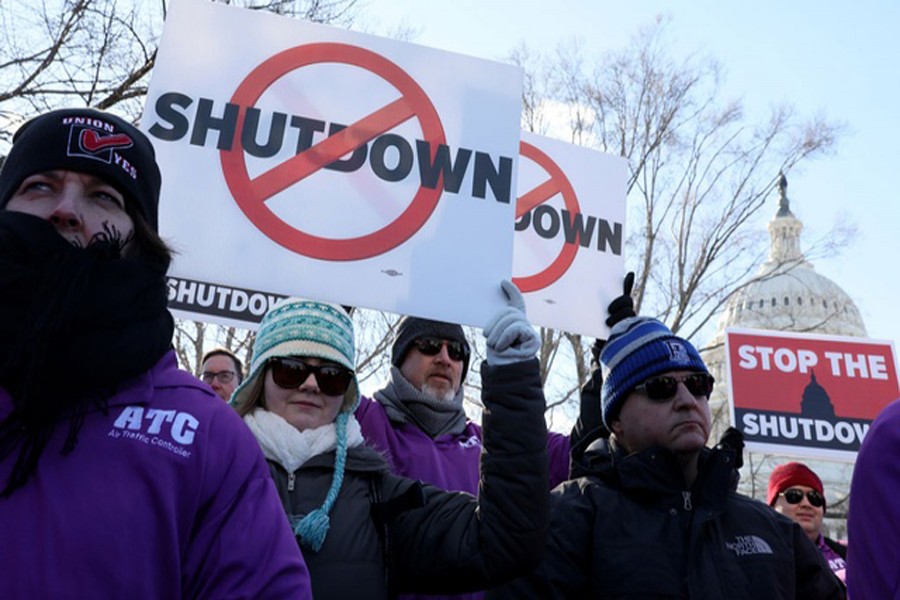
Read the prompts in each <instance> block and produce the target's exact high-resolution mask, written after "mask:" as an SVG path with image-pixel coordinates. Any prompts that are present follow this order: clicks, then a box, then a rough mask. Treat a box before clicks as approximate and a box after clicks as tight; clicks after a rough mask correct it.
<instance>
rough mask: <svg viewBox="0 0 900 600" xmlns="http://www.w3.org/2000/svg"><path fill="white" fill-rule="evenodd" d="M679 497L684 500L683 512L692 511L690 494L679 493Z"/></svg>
mask: <svg viewBox="0 0 900 600" xmlns="http://www.w3.org/2000/svg"><path fill="white" fill-rule="evenodd" d="M681 496H682V497H683V498H684V510H691V509H693V508H694V507H693V505H692V504H691V493H690V492H681Z"/></svg>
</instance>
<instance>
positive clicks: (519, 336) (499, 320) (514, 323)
mask: <svg viewBox="0 0 900 600" xmlns="http://www.w3.org/2000/svg"><path fill="white" fill-rule="evenodd" d="M500 287H501V288H502V289H503V293H504V294H506V298H507V302H508V303H509V306H507V307H506V308H504V309H502V310H501V311H500V312H499V313H497V314H496V315H494V317H493V318H492V319H491V320H490V322H489V323H488V324H487V325H485V327H484V337H485V338H486V339H487V341H486V344H487V362H488V364H490V365H506V364H510V363H514V362H521V361H523V360H528V359H529V358H533V357H534V355H535V354H537V352H538V350H540V349H541V341H540V339H539V338H538V335H537V332H536V331H535V330H534V327H532V326H531V323H529V322H528V319H526V318H525V299H524V298H522V293H521V292H520V291H519V288H517V287H516V286H515V285H514V284H513V283H512V282H511V281H508V280H506V279H504V280H503V281H502V282H500Z"/></svg>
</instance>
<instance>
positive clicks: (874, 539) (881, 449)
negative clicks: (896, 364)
mask: <svg viewBox="0 0 900 600" xmlns="http://www.w3.org/2000/svg"><path fill="white" fill-rule="evenodd" d="M898 497H900V400H894V401H893V402H891V403H890V404H888V405H887V406H886V407H885V408H884V409H882V411H881V412H880V413H878V416H877V417H875V420H874V421H873V422H872V426H871V427H870V428H869V431H868V432H867V433H866V437H865V439H864V440H863V443H862V446H861V447H860V449H859V454H858V455H857V456H856V465H855V466H854V467H853V481H852V482H851V484H850V514H849V517H848V519H847V534H848V537H849V538H850V541H851V542H852V543H851V544H850V548H849V552H848V553H847V597H848V598H851V599H852V600H880V599H882V598H900V500H898Z"/></svg>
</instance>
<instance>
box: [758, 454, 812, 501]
mask: <svg viewBox="0 0 900 600" xmlns="http://www.w3.org/2000/svg"><path fill="white" fill-rule="evenodd" d="M797 485H802V486H806V487H808V488H812V489H814V490H816V491H817V492H819V493H820V494H822V497H823V498H824V497H825V488H823V487H822V480H821V479H819V476H818V475H816V474H815V473H814V472H813V471H812V469H810V468H809V467H807V466H806V465H804V464H803V463H798V462H789V463H785V464H783V465H778V466H777V467H775V469H774V470H773V471H772V474H771V475H769V491H768V494H767V495H766V496H767V499H768V501H769V506H774V505H775V500H777V499H778V494H780V493H781V492H783V491H784V490H786V489H789V488H792V487H794V486H797Z"/></svg>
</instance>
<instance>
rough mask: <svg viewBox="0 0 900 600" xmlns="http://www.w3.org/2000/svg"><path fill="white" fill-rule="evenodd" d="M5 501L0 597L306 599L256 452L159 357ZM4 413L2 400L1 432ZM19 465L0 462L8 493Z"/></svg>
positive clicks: (236, 426)
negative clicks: (71, 446)
mask: <svg viewBox="0 0 900 600" xmlns="http://www.w3.org/2000/svg"><path fill="white" fill-rule="evenodd" d="M108 406H109V410H108V413H107V414H103V412H101V411H94V412H91V413H89V414H88V415H87V417H86V418H85V421H84V425H83V427H82V428H81V430H80V432H79V434H78V445H77V446H76V447H75V450H74V452H72V453H71V454H70V455H68V456H62V455H61V454H60V448H61V447H62V444H63V441H64V439H65V436H66V434H67V433H68V423H67V422H64V423H62V424H61V425H60V426H59V427H57V428H56V430H55V431H54V433H53V436H52V437H51V439H50V442H49V444H48V445H47V447H46V449H45V450H44V453H43V455H42V456H41V460H40V462H39V463H38V468H37V471H36V472H35V473H34V474H33V475H32V476H31V477H30V479H28V481H27V482H26V483H25V486H24V487H22V488H19V489H18V490H16V491H14V492H13V493H12V494H11V495H10V496H9V497H8V498H0V532H2V533H0V538H2V543H0V565H3V572H4V573H5V575H4V576H3V577H0V598H4V599H7V598H23V599H24V598H141V599H144V598H148V599H151V598H158V599H160V600H169V599H178V598H226V597H227V598H248V599H249V598H271V599H273V600H275V599H281V598H302V599H306V598H310V597H311V592H310V587H309V575H308V573H307V571H306V565H305V563H304V562H303V557H302V556H301V554H300V551H299V549H298V547H297V543H296V541H295V540H294V536H293V534H292V533H291V530H290V527H289V525H288V522H287V518H286V517H285V514H284V509H282V507H281V503H280V502H279V500H278V496H277V493H276V491H275V487H274V484H273V483H272V481H271V478H270V476H269V472H268V468H267V466H266V463H265V460H264V459H263V456H262V453H261V451H260V449H259V446H258V445H257V443H256V440H255V439H254V438H253V436H252V434H251V433H250V431H249V430H248V429H247V428H246V426H245V425H244V423H243V422H242V421H241V419H240V418H239V417H238V416H237V414H236V413H235V412H234V411H233V410H232V409H231V408H230V407H229V406H228V405H226V404H225V403H224V402H222V401H221V400H220V399H219V398H218V397H217V396H215V395H214V394H213V393H212V391H211V390H210V389H209V388H208V387H206V386H205V385H203V384H202V383H200V382H199V381H198V380H197V379H195V378H194V377H192V376H191V375H189V374H188V373H186V372H184V371H179V370H178V368H177V366H176V363H175V354H174V352H171V351H170V352H168V353H167V354H165V355H164V356H163V357H162V359H161V360H160V361H159V362H158V363H157V364H156V365H155V366H154V367H153V368H152V369H151V370H150V371H148V372H147V373H145V374H144V375H141V376H140V377H138V378H136V379H134V380H132V381H130V382H128V383H126V384H124V385H123V386H121V387H120V389H119V391H118V392H117V393H116V394H115V395H114V396H113V397H111V398H110V399H109V402H108ZM12 410H13V404H12V398H11V397H10V396H9V394H8V393H7V392H6V390H3V389H2V388H0V421H2V420H4V419H6V418H7V417H8V416H9V414H10V413H11V412H12ZM17 455H18V453H16V452H13V454H12V455H10V456H7V457H6V458H5V459H3V461H2V463H0V481H2V482H3V483H5V482H6V480H7V478H8V477H9V474H10V471H11V469H12V464H13V463H14V461H15V459H16V457H17Z"/></svg>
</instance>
